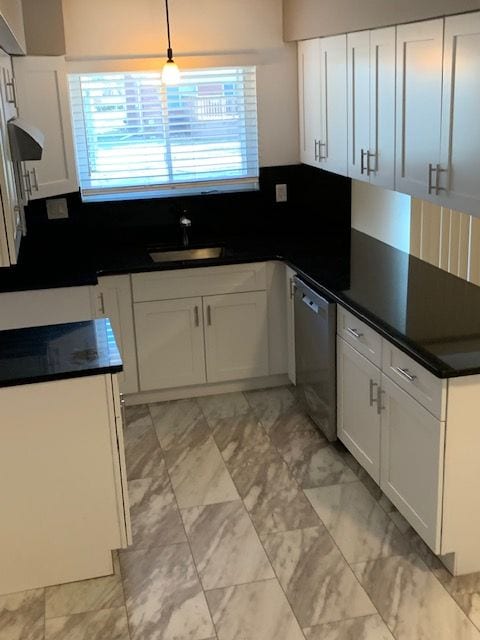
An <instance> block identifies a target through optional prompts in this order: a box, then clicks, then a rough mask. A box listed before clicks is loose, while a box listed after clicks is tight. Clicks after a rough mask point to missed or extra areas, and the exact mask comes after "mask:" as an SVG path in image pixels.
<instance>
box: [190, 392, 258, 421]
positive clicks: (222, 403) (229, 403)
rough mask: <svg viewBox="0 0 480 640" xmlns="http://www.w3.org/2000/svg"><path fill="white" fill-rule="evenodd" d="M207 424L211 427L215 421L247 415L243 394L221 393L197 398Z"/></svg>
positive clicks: (246, 405) (247, 409) (247, 408)
mask: <svg viewBox="0 0 480 640" xmlns="http://www.w3.org/2000/svg"><path fill="white" fill-rule="evenodd" d="M198 402H199V404H200V406H201V408H202V411H203V413H204V415H205V418H206V419H207V421H208V424H209V425H210V426H211V427H213V426H214V425H215V423H216V422H217V420H221V419H222V418H232V417H233V416H237V415H240V414H242V413H248V411H249V410H250V406H249V404H248V402H247V400H246V399H245V396H244V395H243V393H241V392H240V391H239V392H236V393H223V394H220V395H216V396H203V397H202V398H198Z"/></svg>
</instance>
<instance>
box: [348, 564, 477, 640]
mask: <svg viewBox="0 0 480 640" xmlns="http://www.w3.org/2000/svg"><path fill="white" fill-rule="evenodd" d="M353 570H354V571H355V573H356V574H357V576H358V578H359V580H360V582H361V583H362V585H363V586H364V588H365V590H366V591H367V593H368V594H369V595H370V597H371V599H372V601H373V603H374V604H375V606H376V607H377V610H378V612H379V613H380V615H381V616H382V618H383V619H384V620H385V622H386V623H387V625H388V627H389V628H390V630H391V631H392V633H393V635H394V637H395V638H396V640H412V638H415V640H453V638H455V640H479V639H480V633H479V632H478V630H477V629H476V628H475V627H474V625H473V624H472V623H471V622H470V620H468V618H467V617H466V616H465V614H464V613H463V612H462V610H461V609H460V607H459V606H458V605H457V604H456V602H455V601H454V600H453V599H452V598H451V597H450V596H449V595H448V593H447V592H446V591H445V589H444V588H443V587H442V585H441V584H440V583H439V581H438V580H437V579H436V578H435V576H434V575H433V574H432V573H431V571H430V570H429V569H428V567H427V566H426V565H425V564H424V563H423V562H422V561H421V560H420V558H418V556H417V555H416V554H410V555H409V556H393V557H389V558H379V559H377V560H371V561H369V562H365V563H360V564H355V565H353Z"/></svg>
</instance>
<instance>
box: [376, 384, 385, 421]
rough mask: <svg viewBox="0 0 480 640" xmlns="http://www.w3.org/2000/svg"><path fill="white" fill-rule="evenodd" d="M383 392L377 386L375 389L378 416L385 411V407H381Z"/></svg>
mask: <svg viewBox="0 0 480 640" xmlns="http://www.w3.org/2000/svg"><path fill="white" fill-rule="evenodd" d="M384 393H385V391H384V390H383V389H382V388H381V387H380V386H379V387H377V400H376V402H377V413H378V415H381V413H382V411H383V410H384V409H385V407H384V406H383V403H382V394H384Z"/></svg>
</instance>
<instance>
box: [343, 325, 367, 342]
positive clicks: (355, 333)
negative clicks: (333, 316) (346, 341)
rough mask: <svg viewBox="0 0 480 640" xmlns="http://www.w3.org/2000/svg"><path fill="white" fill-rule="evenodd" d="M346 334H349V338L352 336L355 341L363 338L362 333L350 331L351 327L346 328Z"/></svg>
mask: <svg viewBox="0 0 480 640" xmlns="http://www.w3.org/2000/svg"><path fill="white" fill-rule="evenodd" d="M347 333H349V334H350V335H351V336H353V337H354V338H356V339H357V340H358V339H359V338H362V337H363V333H360V331H357V330H356V329H352V328H351V327H347Z"/></svg>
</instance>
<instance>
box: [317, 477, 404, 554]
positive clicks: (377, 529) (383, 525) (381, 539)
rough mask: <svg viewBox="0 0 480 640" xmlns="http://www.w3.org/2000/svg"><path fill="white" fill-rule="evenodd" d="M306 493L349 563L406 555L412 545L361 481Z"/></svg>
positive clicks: (320, 488)
mask: <svg viewBox="0 0 480 640" xmlns="http://www.w3.org/2000/svg"><path fill="white" fill-rule="evenodd" d="M305 494H306V496H307V498H308V499H309V500H310V502H311V503H312V505H313V508H314V509H315V511H316V512H317V514H318V516H319V518H320V520H321V521H322V522H323V524H324V525H325V526H326V527H327V529H328V531H329V532H330V534H331V536H332V537H333V539H334V541H335V543H336V544H337V545H338V547H339V548H340V551H341V552H342V553H343V555H344V556H345V558H346V559H347V561H348V562H360V561H362V560H371V559H373V558H379V557H381V556H389V555H399V554H407V553H408V552H409V545H408V543H407V541H406V540H405V539H404V538H403V536H402V535H401V533H400V531H399V530H398V529H397V528H396V526H395V525H394V523H393V522H392V521H391V520H390V518H389V517H388V516H387V514H386V513H385V512H384V511H383V509H382V508H381V507H380V505H379V504H378V503H377V502H376V501H375V500H374V499H373V497H372V496H371V495H370V493H369V492H368V490H367V489H366V488H365V487H364V486H363V484H362V483H361V482H348V483H345V484H337V485H331V486H329V487H319V488H316V489H306V490H305Z"/></svg>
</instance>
